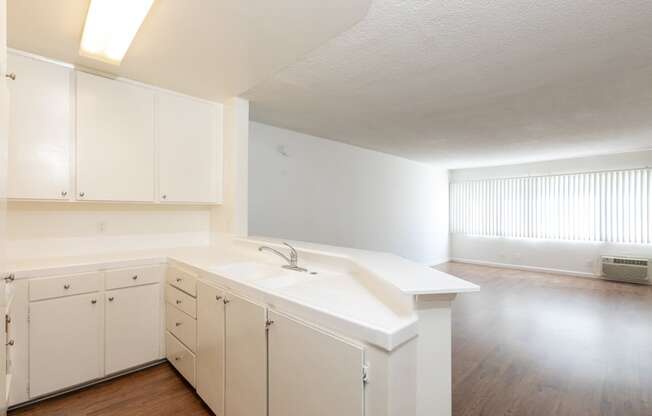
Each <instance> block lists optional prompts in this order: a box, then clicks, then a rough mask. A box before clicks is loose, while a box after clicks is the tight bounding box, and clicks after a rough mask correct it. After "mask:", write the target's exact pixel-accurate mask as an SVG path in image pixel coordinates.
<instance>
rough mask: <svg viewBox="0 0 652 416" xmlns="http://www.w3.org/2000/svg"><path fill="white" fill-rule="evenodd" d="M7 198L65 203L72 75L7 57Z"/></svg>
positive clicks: (52, 66)
mask: <svg viewBox="0 0 652 416" xmlns="http://www.w3.org/2000/svg"><path fill="white" fill-rule="evenodd" d="M8 61H9V62H8V63H9V71H10V72H13V73H15V74H16V79H15V80H14V81H12V82H10V83H9V88H10V94H11V104H10V109H11V110H10V123H9V162H8V163H9V173H8V175H9V176H8V180H9V182H8V196H9V198H23V199H68V198H69V197H70V195H71V192H70V183H71V182H70V179H71V177H70V159H71V156H70V155H71V144H72V114H71V108H72V106H71V101H72V100H71V91H72V90H71V77H72V69H70V68H66V67H64V66H61V65H55V64H51V63H47V62H43V61H40V60H37V59H33V58H27V57H24V56H21V55H17V54H13V53H12V54H9V55H8Z"/></svg>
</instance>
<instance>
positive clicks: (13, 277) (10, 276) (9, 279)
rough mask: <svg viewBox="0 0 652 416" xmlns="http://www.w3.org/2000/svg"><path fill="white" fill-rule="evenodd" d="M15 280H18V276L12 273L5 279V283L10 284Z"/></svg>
mask: <svg viewBox="0 0 652 416" xmlns="http://www.w3.org/2000/svg"><path fill="white" fill-rule="evenodd" d="M15 279H16V275H14V274H13V273H11V274H9V275H8V276H7V277H5V282H7V283H10V282H13V281H14V280H15Z"/></svg>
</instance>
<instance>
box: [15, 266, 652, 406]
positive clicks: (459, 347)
mask: <svg viewBox="0 0 652 416" xmlns="http://www.w3.org/2000/svg"><path fill="white" fill-rule="evenodd" d="M438 268H439V269H441V270H445V271H447V272H449V273H451V274H454V275H456V276H460V277H462V278H464V279H467V280H469V281H472V282H474V283H477V284H479V285H481V286H482V291H481V292H480V293H477V294H468V295H462V296H460V297H458V299H456V300H455V302H454V308H453V414H454V416H521V415H523V416H652V287H645V286H636V285H629V284H624V283H613V282H605V281H601V280H593V279H580V278H571V277H564V276H554V275H547V274H541V273H530V272H523V271H516V270H505V269H496V268H488V267H481V266H472V265H464V264H456V263H448V264H445V265H442V266H440V267H438ZM211 414H212V413H211V412H210V410H209V409H208V408H207V407H206V406H204V405H203V404H202V402H201V400H200V399H199V398H198V397H197V396H196V395H195V394H194V392H193V391H192V389H191V387H190V386H189V385H188V384H186V383H185V382H184V381H183V380H182V379H181V378H180V376H179V375H178V374H177V373H176V372H175V371H174V370H173V369H172V367H170V366H169V365H168V364H163V365H160V366H157V367H154V368H150V369H147V370H144V371H141V372H139V373H136V374H131V375H127V376H124V377H121V378H119V379H116V380H112V381H109V382H106V383H103V384H100V385H97V386H94V387H90V388H87V389H85V390H83V391H80V392H76V393H71V394H68V395H66V396H62V397H59V398H55V399H51V400H48V401H45V402H42V403H38V404H35V405H32V406H30V407H26V408H22V409H17V410H15V411H12V412H10V413H9V415H10V416H18V415H25V416H26V415H30V416H46V415H47V416H64V415H65V416H114V415H120V416H145V415H157V416H167V415H170V416H172V415H184V416H185V415H187V416H200V415H211ZM306 416H309V415H306ZM334 416H337V415H334ZM433 416H436V415H433Z"/></svg>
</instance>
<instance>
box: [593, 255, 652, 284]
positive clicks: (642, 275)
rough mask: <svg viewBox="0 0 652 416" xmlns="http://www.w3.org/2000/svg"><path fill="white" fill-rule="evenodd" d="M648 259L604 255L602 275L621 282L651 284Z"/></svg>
mask: <svg viewBox="0 0 652 416" xmlns="http://www.w3.org/2000/svg"><path fill="white" fill-rule="evenodd" d="M648 264H649V260H648V259H637V258H633V257H614V256H602V277H604V278H605V279H608V280H618V281H620V282H630V283H641V284H650V280H649V278H648Z"/></svg>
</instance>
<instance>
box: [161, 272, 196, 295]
mask: <svg viewBox="0 0 652 416" xmlns="http://www.w3.org/2000/svg"><path fill="white" fill-rule="evenodd" d="M167 281H168V283H170V284H171V285H172V286H174V287H176V288H179V289H181V290H183V291H184V292H186V293H188V294H190V295H192V296H197V276H196V275H195V274H194V273H190V272H187V271H185V270H182V269H180V268H178V267H174V266H170V267H168V271H167Z"/></svg>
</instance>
